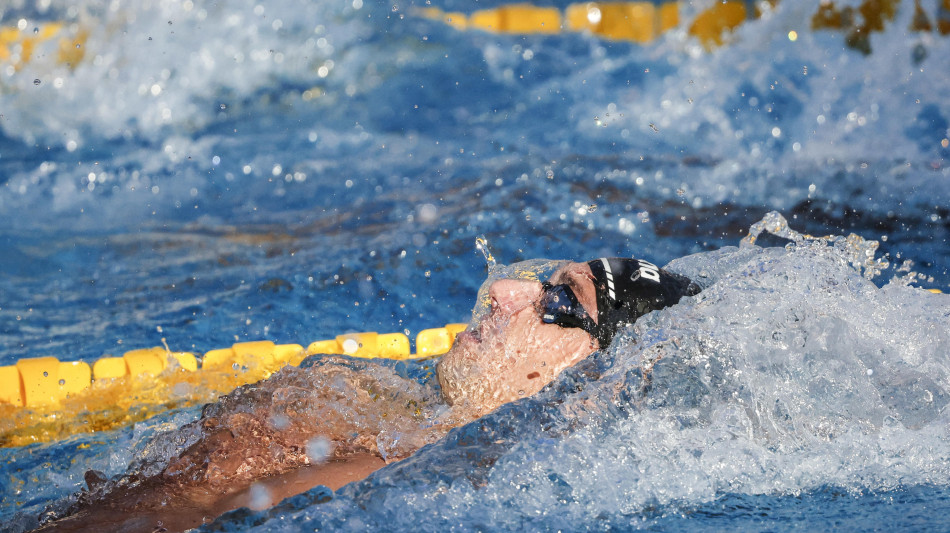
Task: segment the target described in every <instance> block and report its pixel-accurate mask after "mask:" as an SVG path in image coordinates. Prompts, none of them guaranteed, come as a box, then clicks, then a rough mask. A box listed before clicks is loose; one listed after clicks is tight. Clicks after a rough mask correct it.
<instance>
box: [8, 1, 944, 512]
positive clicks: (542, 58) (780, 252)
mask: <svg viewBox="0 0 950 533" xmlns="http://www.w3.org/2000/svg"><path fill="white" fill-rule="evenodd" d="M15 4H18V3H15ZM22 4H23V5H22V6H20V7H17V6H16V5H15V6H14V7H9V8H0V25H2V26H4V27H17V26H18V25H21V24H22V27H23V28H24V31H27V32H29V31H30V29H31V28H33V27H39V26H41V25H43V24H46V23H48V22H50V21H67V22H68V23H71V24H72V23H75V24H77V25H78V27H80V28H85V29H88V38H87V39H86V41H85V42H84V43H83V44H82V47H83V49H84V56H83V59H82V60H81V61H80V62H79V63H78V64H77V65H76V66H75V68H69V67H67V66H64V65H63V64H61V63H60V62H58V61H57V60H55V57H54V56H55V48H50V49H43V48H41V49H39V50H38V51H37V52H34V57H33V58H32V59H31V60H30V61H29V62H27V63H25V64H23V65H22V66H21V67H19V68H18V69H15V68H12V67H9V66H7V65H4V66H3V67H2V68H3V70H2V72H0V242H2V244H3V250H4V253H3V254H0V274H2V275H0V364H2V365H7V364H13V363H15V362H16V360H17V359H19V358H23V357H38V356H45V355H53V356H56V357H58V358H59V359H61V360H75V359H83V360H87V361H90V360H94V359H96V358H98V357H100V356H102V355H103V354H117V353H121V352H123V351H126V350H129V349H133V348H139V347H148V346H155V345H160V344H161V342H162V339H163V338H164V339H166V340H167V342H168V344H169V346H170V347H172V348H173V349H181V350H196V351H206V350H209V349H212V348H217V347H222V346H227V345H230V344H232V343H234V342H235V341H240V340H257V339H271V340H274V341H276V342H297V343H307V342H310V341H312V340H317V339H324V338H330V337H333V336H334V335H337V334H340V333H344V332H348V331H381V332H383V331H406V332H408V333H409V334H410V336H413V335H414V334H415V332H417V331H419V330H420V329H423V328H428V327H434V326H440V325H442V324H445V323H449V322H457V321H465V320H467V319H468V317H469V316H470V311H471V309H472V306H473V302H474V300H475V294H476V291H477V290H478V287H479V286H480V284H481V282H482V281H483V280H484V279H485V276H486V272H485V261H484V259H483V258H482V256H481V254H480V253H479V252H478V251H477V250H476V248H475V246H474V242H475V238H476V237H477V236H479V235H484V236H485V237H486V238H487V240H488V242H489V243H490V244H491V246H492V250H493V251H494V253H495V255H496V257H497V258H498V259H499V261H500V262H502V263H513V262H516V261H520V260H523V259H529V258H538V257H547V258H559V259H560V258H568V259H585V258H591V257H597V256H602V255H631V254H636V255H641V256H645V257H648V258H651V259H652V260H653V261H654V262H657V263H658V264H664V263H667V262H669V261H672V260H674V259H677V258H682V257H685V258H684V259H681V260H678V261H675V262H674V263H673V265H672V266H673V267H674V268H676V269H678V270H680V271H682V272H685V273H688V274H690V275H692V276H694V277H697V278H702V279H704V280H705V283H706V284H707V285H708V286H709V288H708V289H707V290H706V291H705V292H704V293H703V294H702V295H701V296H699V297H697V298H695V299H693V300H690V301H688V302H684V303H683V304H682V305H679V306H677V307H675V308H672V309H670V310H667V311H664V312H661V313H655V314H653V315H650V316H649V317H646V318H645V319H644V320H642V321H641V322H640V323H639V324H638V325H637V326H636V327H635V328H632V329H631V330H630V331H628V332H627V333H626V334H625V335H623V336H621V338H620V339H618V341H617V342H616V343H615V344H614V345H613V346H612V347H611V349H610V350H608V351H607V352H605V353H600V354H598V355H596V356H594V357H593V358H591V359H590V360H589V361H586V362H585V363H583V364H582V365H581V366H580V367H579V368H578V369H575V370H573V371H571V372H568V373H567V374H566V375H565V376H564V377H563V379H561V380H559V381H558V382H557V383H556V384H555V385H554V386H552V387H551V388H549V389H548V390H546V391H543V392H542V393H541V394H540V395H538V396H537V397H535V398H531V399H528V400H525V401H522V402H518V403H516V404H512V405H509V406H505V407H503V408H502V409H500V410H499V411H498V412H496V413H493V414H491V415H489V416H487V417H485V418H483V419H481V420H479V421H476V422H475V423H473V424H472V425H470V426H466V427H464V428H461V429H459V430H458V431H456V432H453V433H451V434H450V435H449V436H448V437H447V438H446V439H444V440H443V441H441V442H440V443H438V444H436V445H434V446H431V447H428V448H426V449H424V450H423V451H421V452H420V453H418V454H417V455H416V456H414V457H413V458H411V459H410V460H407V461H404V462H402V463H399V464H396V465H391V466H390V467H388V468H386V469H384V470H382V471H380V472H379V473H377V474H376V475H374V476H372V477H371V478H369V479H368V480H366V481H365V482H362V483H358V484H354V485H351V486H349V487H347V488H345V489H344V490H343V491H341V492H340V493H338V494H337V495H335V496H334V497H333V498H332V499H331V500H330V501H325V500H326V499H327V498H326V496H327V495H326V494H325V493H323V492H321V491H320V490H319V489H316V490H314V491H311V492H310V493H307V494H304V495H302V496H299V497H296V498H293V499H291V500H288V501H285V502H284V503H282V504H280V505H279V506H277V507H275V508H273V509H269V510H265V511H260V512H256V513H252V512H247V511H238V512H236V513H232V514H231V515H228V516H226V517H223V518H222V519H220V520H219V521H218V522H217V523H216V524H215V525H213V526H212V527H211V528H209V529H214V530H225V531H243V530H245V529H246V528H247V526H248V525H250V524H253V525H254V526H256V527H257V528H258V529H260V530H262V531H296V530H300V529H308V530H309V529H310V528H321V529H323V528H328V529H351V530H363V529H364V528H365V527H367V526H377V527H379V526H386V527H391V528H394V529H405V530H410V529H411V530H417V529H418V528H420V527H422V528H423V529H427V528H428V529H432V530H437V529H438V530H445V529H447V528H448V529H461V530H469V529H552V530H554V529H567V530H572V529H595V530H604V529H607V528H614V529H621V530H623V529H636V528H643V529H657V530H696V531H703V530H714V529H725V528H739V529H744V530H795V529H800V530H813V529H832V528H834V529H844V530H876V529H879V528H880V527H882V524H888V525H893V526H894V527H903V528H908V529H927V530H941V529H947V527H946V525H945V523H946V521H945V518H944V517H945V516H946V512H947V510H948V509H950V503H948V498H950V489H948V487H950V464H948V462H947V457H950V434H948V427H950V426H948V422H950V420H948V419H947V417H948V413H947V409H946V404H947V401H948V399H950V359H948V357H947V354H948V353H950V350H948V348H950V338H948V330H950V327H948V326H950V324H948V322H950V302H948V301H947V297H946V296H945V295H937V294H931V293H928V292H924V291H922V290H920V289H919V288H914V287H924V288H938V289H942V290H943V291H944V292H947V291H948V290H950V273H948V270H947V269H948V265H950V247H948V245H947V237H948V229H950V223H948V216H950V208H948V207H950V164H948V163H950V161H948V156H950V148H948V147H947V145H946V139H947V138H948V137H950V132H948V125H950V101H948V100H947V88H948V87H950V39H948V38H947V37H941V36H939V35H938V34H937V33H934V32H930V33H920V32H912V31H909V30H908V28H909V27H910V25H911V21H912V18H913V15H914V10H913V5H912V3H911V2H903V3H902V4H901V5H900V7H899V9H898V11H897V15H896V18H895V20H894V21H892V22H890V23H889V24H888V25H887V27H886V29H885V30H884V31H883V32H880V33H875V34H873V35H872V36H871V39H870V45H871V49H872V51H871V53H870V54H869V55H864V54H862V53H861V52H859V51H856V50H854V49H852V48H849V47H847V46H846V45H845V41H844V36H843V35H842V34H841V33H838V32H831V31H811V30H809V28H808V21H809V20H810V17H811V15H812V14H813V13H814V12H815V11H816V10H817V9H818V5H819V2H818V1H817V0H806V1H802V2H789V1H786V2H782V3H781V4H779V5H778V6H777V7H776V8H775V9H774V11H767V12H766V13H765V14H764V15H763V16H762V17H761V18H759V19H756V20H753V21H748V22H747V23H746V24H744V25H742V26H741V27H740V28H739V29H738V31H737V32H736V33H735V34H734V35H733V36H732V37H731V39H730V42H729V43H728V44H727V45H726V46H724V47H722V48H719V49H717V50H714V51H705V50H704V49H703V48H702V47H701V46H700V45H699V44H698V43H697V42H696V41H695V40H694V39H692V38H691V37H689V35H688V34H687V32H686V27H687V23H686V22H684V23H683V24H682V25H681V27H679V28H676V29H674V30H672V31H670V32H668V33H667V34H665V35H664V36H663V37H661V38H660V39H658V40H657V41H656V42H654V43H650V44H649V45H645V46H639V45H634V44H630V43H624V42H612V41H607V40H603V39H599V38H597V37H594V36H590V35H586V34H578V33H563V34H559V35H550V36H541V35H499V34H491V33H485V32H480V31H467V32H460V31H456V30H454V29H452V28H450V27H448V26H446V25H443V24H442V23H440V22H437V21H433V20H428V19H426V18H424V17H421V16H418V8H421V7H426V6H428V5H430V4H429V3H427V2H404V1H399V2H387V3H383V4H377V3H370V2H366V3H363V2H361V1H359V0H354V1H353V2H346V3H336V2H319V3H312V2H295V1H292V0H282V1H279V2H270V3H267V4H263V3H261V4H258V3H256V2H240V1H239V2H228V3H226V4H216V3H212V2H202V1H200V0H199V1H186V2H161V1H154V2H137V3H134V5H124V4H119V3H113V2H105V1H101V2H100V1H94V0H86V1H83V2H80V3H78V4H77V3H74V2H59V1H50V2H43V3H40V4H39V5H38V7H37V6H34V5H32V3H29V2H24V3H22ZM550 4H553V5H557V6H559V7H562V8H563V7H566V5H567V3H566V2H553V3H550ZM844 4H855V5H857V3H856V2H844ZM921 4H922V6H923V8H924V9H925V11H926V13H927V14H928V15H929V16H930V17H931V19H933V20H934V21H936V19H937V18H938V17H940V16H944V17H946V16H947V14H946V13H945V12H944V11H942V8H940V7H939V6H938V4H939V3H938V2H921ZM77 5H78V7H77ZM497 5H501V3H500V2H482V3H480V4H479V7H482V8H486V7H493V6H497ZM437 7H440V8H441V9H443V10H446V11H451V10H461V11H470V10H471V9H472V8H471V6H470V4H469V3H468V2H461V1H454V0H446V1H445V2H444V3H442V4H439V5H438V6H437ZM703 7H704V5H703V4H701V3H699V2H697V3H696V5H684V6H683V8H682V11H681V14H682V17H683V18H684V20H689V17H690V16H692V15H693V14H695V13H696V12H698V11H699V10H700V9H702V8H703ZM21 21H22V22H21ZM791 31H795V32H796V35H797V38H795V39H794V40H792V39H790V38H789V33H790V32H791ZM770 211H777V212H780V213H781V214H783V215H784V216H785V218H786V219H787V220H788V221H789V223H790V224H791V226H792V227H793V228H794V229H796V230H798V231H800V232H804V233H810V234H813V235H841V236H847V235H848V234H850V233H855V234H857V235H859V236H861V237H862V238H864V239H867V240H877V241H879V244H880V246H879V248H878V250H877V257H878V258H887V259H888V261H889V263H890V267H888V268H886V269H884V271H883V272H882V273H881V274H879V275H877V276H876V277H874V278H873V279H872V280H871V281H868V280H867V279H866V278H865V276H864V273H865V272H864V270H863V269H861V268H858V267H855V266H853V265H852V264H851V263H852V262H853V260H854V259H855V257H854V256H853V255H849V254H851V253H852V252H853V251H854V248H853V247H852V248H849V247H848V246H847V245H845V244H842V243H841V242H839V243H838V244H837V245H835V244H825V243H821V242H819V243H814V242H812V241H802V242H800V243H798V244H796V245H794V246H792V247H790V248H789V249H786V248H784V247H782V246H784V244H785V243H786V242H787V241H784V240H781V239H778V238H771V239H770V238H767V237H766V238H763V239H762V240H761V241H760V243H761V244H763V245H764V246H769V245H771V246H773V247H771V248H768V249H763V248H736V247H738V246H739V243H740V240H741V239H742V237H743V236H745V234H746V233H747V231H748V229H749V227H750V226H751V225H752V224H753V223H755V222H756V221H758V220H760V219H761V218H762V217H763V216H765V214H766V213H768V212H770ZM687 256H688V257H687ZM911 281H913V283H910V282H911ZM634 341H636V342H634ZM657 357H660V358H659V359H658V360H657V361H656V363H653V361H654V360H655V359H656V358H657ZM648 367H650V368H652V382H651V384H650V388H649V391H646V390H645V389H644V387H645V384H644V382H643V372H644V369H646V368H648ZM196 416H197V410H194V409H192V410H182V411H175V412H170V413H165V414H163V415H162V416H160V417H157V418H154V419H151V420H149V421H146V422H142V423H139V424H136V425H135V426H133V427H129V428H125V429H121V430H117V431H114V432H108V433H104V434H98V435H95V436H90V435H78V436H75V437H72V438H70V439H67V440H65V441H62V442H59V443H53V444H46V445H35V446H29V447H25V448H14V449H3V450H2V451H0V469H2V472H0V479H2V483H3V484H2V491H3V492H2V503H0V505H2V507H0V522H2V523H3V524H5V525H4V528H5V529H9V530H12V531H21V530H24V529H26V528H28V527H30V526H31V525H33V526H35V525H36V519H35V517H36V516H37V515H39V514H40V513H42V512H44V510H45V509H47V507H49V508H50V509H54V510H55V509H57V508H59V507H61V506H62V505H63V504H64V503H63V502H66V501H68V498H69V497H70V495H71V494H73V493H74V492H75V491H77V490H78V489H79V488H80V487H81V486H82V483H83V482H82V479H83V477H82V474H83V473H84V472H85V471H86V470H88V469H97V470H101V471H103V472H105V473H106V474H108V475H115V474H118V473H121V472H124V471H125V469H126V467H127V466H128V464H129V463H130V462H131V461H132V460H133V459H134V458H135V457H137V456H138V455H140V454H142V453H149V454H152V455H153V456H155V455H158V456H161V455H162V454H165V455H170V454H171V453H172V450H155V449H153V448H149V447H148V446H149V445H148V442H149V441H148V438H149V437H150V436H151V435H154V434H155V433H156V432H159V431H162V430H165V429H170V428H174V427H178V426H180V425H182V424H183V423H185V422H187V421H189V420H192V419H194V417H196ZM486 465H491V466H486Z"/></svg>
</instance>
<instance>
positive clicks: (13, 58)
mask: <svg viewBox="0 0 950 533" xmlns="http://www.w3.org/2000/svg"><path fill="white" fill-rule="evenodd" d="M88 38H89V30H87V29H84V28H82V27H80V26H79V24H76V23H73V24H65V23H63V22H43V23H39V24H36V25H31V24H28V23H27V21H26V20H21V21H20V22H19V23H18V24H17V25H16V26H15V27H6V28H0V65H4V64H6V65H11V66H13V68H14V69H15V70H20V68H22V67H23V65H25V64H27V63H29V62H30V60H32V59H33V58H34V57H38V56H52V57H54V58H55V59H54V61H55V62H56V63H57V64H60V65H67V66H69V67H70V68H75V67H76V65H78V64H79V62H80V61H82V59H83V57H84V56H85V54H86V51H85V44H86V39H88Z"/></svg>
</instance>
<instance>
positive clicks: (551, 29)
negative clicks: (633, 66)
mask: <svg viewBox="0 0 950 533" xmlns="http://www.w3.org/2000/svg"><path fill="white" fill-rule="evenodd" d="M747 3H748V2H745V1H736V0H729V1H725V2H718V1H717V2H715V3H714V4H713V5H712V6H711V7H709V8H708V9H706V10H705V11H703V12H701V13H700V14H699V15H697V16H696V18H695V19H693V21H692V23H691V24H690V27H689V33H690V35H693V36H695V37H697V38H699V40H700V41H701V42H702V43H703V44H704V45H705V46H706V47H707V48H711V47H713V46H719V45H722V43H723V38H722V36H723V33H724V32H727V31H730V30H732V29H733V28H735V27H736V26H738V25H740V24H742V23H743V22H744V21H745V20H746V19H747V18H749V16H750V13H753V12H754V11H751V12H750V10H749V9H748V8H747ZM419 14H420V15H421V16H423V17H426V18H429V19H433V20H441V21H443V22H445V23H446V24H449V25H451V26H452V27H454V28H456V29H459V30H467V29H479V30H484V31H491V32H497V33H515V34H528V33H550V34H554V33H560V32H562V31H565V30H566V31H572V32H583V31H586V32H590V33H592V34H594V35H598V36H600V37H604V38H606V39H613V40H621V41H633V42H637V43H649V42H651V41H653V40H655V39H656V38H657V37H659V36H660V35H662V34H663V33H664V32H666V31H668V30H670V29H672V28H675V27H676V26H678V25H679V23H680V3H679V2H664V3H653V2H582V3H577V4H571V5H569V6H568V7H567V9H565V10H564V12H563V14H562V13H561V11H559V10H558V9H557V8H552V7H536V6H533V5H531V4H511V5H505V6H501V7H497V8H494V9H483V10H479V11H475V12H474V13H472V14H471V15H465V14H464V13H460V12H451V13H446V12H443V11H441V10H440V9H438V8H435V7H430V8H424V9H420V10H419Z"/></svg>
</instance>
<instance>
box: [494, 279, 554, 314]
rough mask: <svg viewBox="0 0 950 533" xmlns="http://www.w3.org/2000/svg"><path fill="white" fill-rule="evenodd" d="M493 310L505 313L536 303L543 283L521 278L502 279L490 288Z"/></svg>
mask: <svg viewBox="0 0 950 533" xmlns="http://www.w3.org/2000/svg"><path fill="white" fill-rule="evenodd" d="M488 295H489V296H491V305H492V309H493V310H497V311H500V312H502V313H505V314H511V313H514V312H515V311H519V310H521V309H524V308H525V307H527V306H529V305H534V303H535V302H536V301H537V300H538V297H539V296H540V295H541V284H540V283H538V282H537V281H528V280H521V279H500V280H498V281H496V282H494V283H492V284H491V287H489V288H488Z"/></svg>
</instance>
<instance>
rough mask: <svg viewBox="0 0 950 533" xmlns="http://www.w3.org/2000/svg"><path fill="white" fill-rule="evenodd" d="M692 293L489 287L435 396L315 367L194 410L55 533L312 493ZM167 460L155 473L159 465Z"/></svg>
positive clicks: (152, 525) (574, 274) (576, 267)
mask: <svg viewBox="0 0 950 533" xmlns="http://www.w3.org/2000/svg"><path fill="white" fill-rule="evenodd" d="M698 292H699V287H698V286H697V285H696V284H694V283H692V282H691V281H690V280H689V279H687V278H686V277H684V276H680V275H677V274H674V273H671V272H667V271H665V270H662V269H660V268H657V267H656V266H654V265H653V264H651V263H649V262H647V261H643V260H636V259H622V258H601V259H595V260H593V261H590V262H587V263H568V264H566V265H564V266H562V267H561V268H559V269H558V270H557V271H555V272H554V274H553V275H552V276H551V278H550V279H549V280H548V281H546V282H543V283H541V282H537V281H529V280H518V279H501V280H497V281H494V282H493V283H492V284H491V285H490V286H489V289H488V295H489V297H490V300H491V309H490V311H489V312H488V313H487V315H485V316H484V317H482V318H481V320H479V321H477V322H473V323H472V324H470V325H469V327H468V329H467V330H466V331H465V332H463V333H461V334H459V335H458V337H457V338H456V341H455V344H454V345H453V346H452V348H451V349H450V350H449V352H448V353H446V354H445V355H444V356H442V358H441V359H440V361H439V362H438V365H437V368H436V373H437V377H438V381H439V384H440V387H441V391H435V390H433V389H432V388H431V387H427V386H425V385H422V384H419V383H418V382H416V381H415V380H411V379H407V378H402V377H400V376H398V375H397V374H396V373H395V372H394V371H392V370H390V369H389V368H388V367H385V366H383V365H377V364H372V363H368V362H366V361H362V360H352V359H344V358H340V357H323V358H320V359H319V360H317V361H316V362H315V363H313V364H312V365H311V366H309V367H306V365H302V366H303V367H305V368H296V367H287V368H285V369H283V370H281V371H280V372H278V373H276V374H275V375H274V376H272V377H271V378H269V379H267V380H265V381H262V382H260V383H258V384H254V385H248V386H244V387H241V388H239V389H237V390H235V391H234V392H232V393H231V394H228V395H227V396H225V397H222V398H221V399H219V400H218V401H217V402H216V403H213V404H208V405H206V406H205V408H204V409H203V411H202V415H201V418H200V419H199V420H197V421H195V422H193V423H191V424H188V425H186V426H185V427H183V428H180V429H179V430H177V431H176V432H172V433H171V434H166V435H161V436H159V437H157V438H156V439H154V440H153V441H152V442H151V443H150V444H149V446H147V447H146V451H147V450H148V449H149V448H157V449H162V448H163V447H170V446H173V445H174V444H175V443H177V444H178V445H179V446H180V447H181V448H182V450H181V451H180V453H178V454H177V455H176V456H174V457H172V458H171V459H170V460H167V459H164V460H163V459H161V454H160V453H159V454H158V456H159V459H158V460H153V461H151V462H150V461H149V460H143V462H142V463H141V464H137V465H133V466H132V467H130V469H129V473H127V474H125V475H123V476H120V477H118V478H116V479H113V480H105V479H104V477H103V476H102V475H101V474H97V473H94V472H88V473H87V474H86V482H87V485H88V489H87V490H84V491H83V492H82V493H81V494H80V495H79V498H78V501H77V502H76V504H75V505H73V507H72V508H71V509H70V510H69V512H68V514H67V516H65V517H64V518H61V519H59V520H56V521H53V522H50V523H47V524H46V525H45V526H44V527H43V528H41V529H42V530H55V531H149V532H151V531H159V530H161V531H182V530H185V529H189V528H192V527H196V526H199V525H201V524H202V523H205V522H208V521H211V520H213V519H214V518H215V517H216V516H218V515H220V514H222V513H224V512H226V511H228V510H231V509H235V508H239V507H245V506H246V507H252V508H258V509H263V508H267V507H270V506H273V505H275V504H276V503H278V502H279V501H280V500H282V499H283V498H286V497H289V496H293V495H295V494H299V493H301V492H304V491H306V490H309V489H310V488H312V487H315V486H317V485H324V486H326V487H329V488H330V489H332V490H336V489H338V488H340V487H342V486H343V485H346V484H347V483H350V482H353V481H358V480H360V479H363V478H365V477H366V476H368V475H369V474H371V473H372V472H374V471H376V470H378V469H379V468H382V467H383V466H385V465H386V464H387V463H392V462H395V461H398V460H401V459H404V458H406V457H408V456H409V455H411V454H412V453H414V452H415V451H416V450H418V449H419V448H421V447H422V446H424V445H426V444H429V443H432V442H435V441H437V440H439V439H441V438H442V437H443V436H445V434H446V433H448V431H449V430H450V429H452V428H453V427H457V426H460V425H462V424H465V423H468V422H470V421H472V420H474V419H476V418H478V417H480V416H482V415H484V414H487V413H489V412H491V411H492V410H494V409H496V408H498V407H499V406H501V405H503V404H505V403H508V402H511V401H515V400H518V399H520V398H524V397H527V396H531V395H533V394H535V393H537V392H538V391H540V390H541V389H543V388H544V387H545V386H546V385H548V384H549V383H551V382H552V381H553V380H554V379H555V378H556V377H557V376H558V374H560V373H561V372H562V371H563V370H564V369H566V368H569V367H571V366H573V365H574V364H576V363H577V362H579V361H581V360H583V359H584V358H586V357H587V356H589V355H590V354H592V353H594V352H595V351H597V350H599V349H601V348H606V347H607V346H609V345H610V343H611V341H612V339H613V338H614V336H615V335H616V334H617V333H618V331H620V329H621V328H623V327H624V326H625V325H627V324H632V323H633V322H635V321H636V320H637V319H638V318H640V317H641V316H643V315H645V314H647V313H649V312H650V311H654V310H657V309H662V308H664V307H667V306H670V305H674V304H676V303H677V302H678V301H679V300H680V298H682V297H683V296H690V295H694V294H697V293H698ZM162 461H167V462H162Z"/></svg>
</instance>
